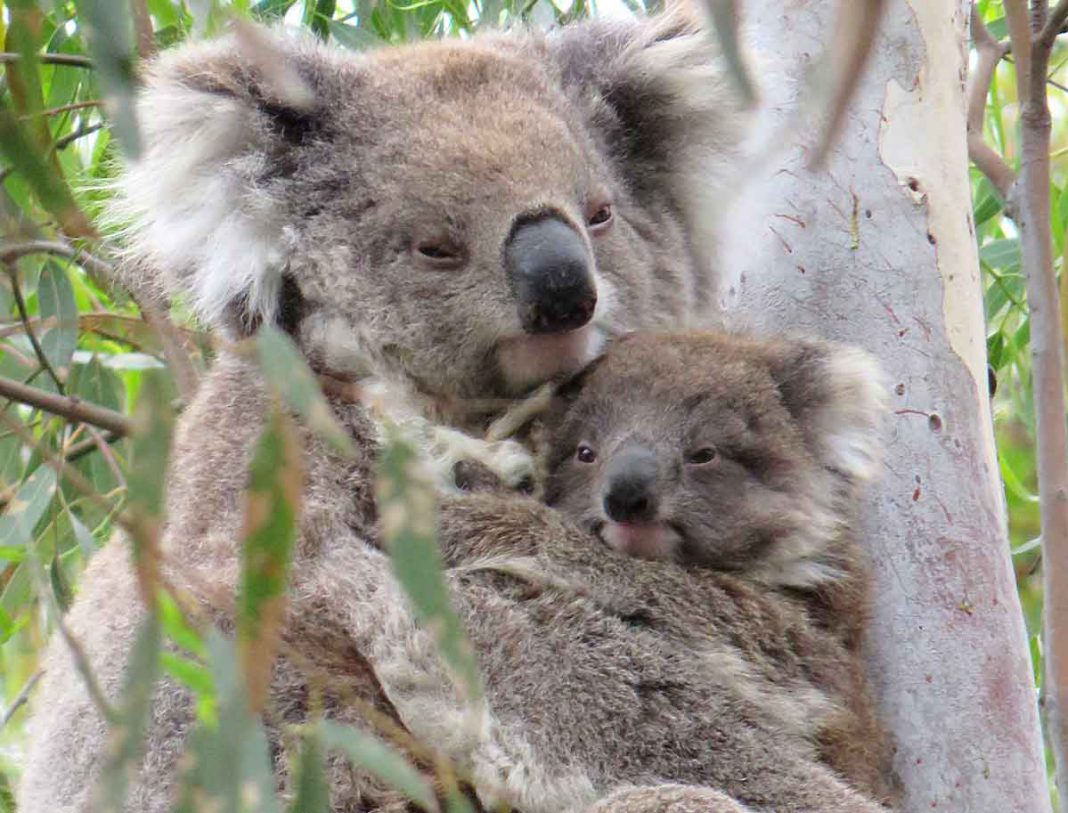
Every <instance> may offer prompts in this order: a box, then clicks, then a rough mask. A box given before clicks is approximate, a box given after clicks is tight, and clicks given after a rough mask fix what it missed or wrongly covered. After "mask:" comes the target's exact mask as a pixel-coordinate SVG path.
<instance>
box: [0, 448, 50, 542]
mask: <svg viewBox="0 0 1068 813" xmlns="http://www.w3.org/2000/svg"><path fill="white" fill-rule="evenodd" d="M55 493H56V473H55V471H54V470H53V469H51V468H50V467H49V466H46V465H42V466H38V467H37V468H36V469H35V470H34V472H33V473H32V474H31V475H30V476H29V477H28V478H26V481H25V482H24V483H23V484H22V485H21V486H20V487H19V490H18V491H17V492H15V496H14V497H12V498H11V500H10V501H9V502H8V504H7V507H6V508H5V509H4V513H3V515H2V516H0V545H3V546H5V547H23V548H24V547H26V546H28V545H29V544H31V543H32V542H33V529H34V528H35V527H36V526H37V523H38V522H40V521H41V518H42V517H43V516H44V515H45V512H46V511H47V510H48V506H49V505H51V503H52V498H53V497H54V496H55Z"/></svg>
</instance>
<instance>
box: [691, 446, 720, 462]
mask: <svg viewBox="0 0 1068 813" xmlns="http://www.w3.org/2000/svg"><path fill="white" fill-rule="evenodd" d="M717 456H718V455H717V454H716V450H715V449H713V448H712V447H711V446H705V447H704V448H701V449H698V450H697V451H696V452H691V453H690V454H689V456H688V457H687V458H686V462H687V463H689V464H690V465H691V466H707V465H708V464H709V463H711V462H712V461H713V460H715V459H716V457H717Z"/></svg>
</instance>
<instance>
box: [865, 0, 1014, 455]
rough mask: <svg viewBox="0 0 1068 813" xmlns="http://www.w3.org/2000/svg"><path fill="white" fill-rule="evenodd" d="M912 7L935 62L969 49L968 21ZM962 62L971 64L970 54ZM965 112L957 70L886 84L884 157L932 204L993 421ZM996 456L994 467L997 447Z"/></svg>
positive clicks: (949, 326)
mask: <svg viewBox="0 0 1068 813" xmlns="http://www.w3.org/2000/svg"><path fill="white" fill-rule="evenodd" d="M909 6H910V7H911V9H912V13H913V14H914V15H916V18H917V22H918V23H919V26H918V28H919V34H920V36H921V37H923V38H924V44H925V46H927V54H928V57H927V58H928V60H929V59H932V58H935V59H942V58H945V57H944V56H940V55H939V54H940V52H939V48H940V47H941V45H940V44H941V43H946V42H952V41H954V40H956V41H957V42H959V43H961V45H962V47H963V43H964V38H963V36H962V31H963V21H962V20H961V19H960V18H959V16H958V15H950V14H946V13H945V9H944V8H943V7H941V6H940V4H937V3H929V2H923V1H922V0H921V2H918V3H917V2H915V0H912V2H909ZM931 43H935V44H934V45H933V46H932V45H931ZM960 63H961V64H966V61H965V58H964V55H963V54H961V56H960ZM964 105H965V102H964V87H963V83H962V81H961V79H960V77H959V76H957V75H955V74H954V72H953V71H947V70H937V71H931V70H930V69H929V66H928V65H927V64H926V63H925V64H924V65H923V67H922V68H921V69H920V72H919V76H918V78H917V81H916V86H915V87H914V88H912V89H908V88H903V87H902V86H901V85H900V84H899V83H898V82H897V81H896V80H894V79H891V80H890V81H889V82H887V84H886V99H885V101H884V103H883V119H882V121H883V125H882V127H881V128H880V130H879V155H880V157H881V158H882V160H883V163H884V164H886V166H887V167H888V168H890V169H891V170H892V171H893V173H894V175H895V176H897V180H898V182H899V183H900V184H901V186H902V189H903V190H904V191H905V192H906V193H907V194H909V195H910V196H911V197H912V198H913V200H915V201H916V202H917V203H919V204H923V203H926V206H927V233H928V235H929V237H928V240H930V241H931V242H932V251H933V252H934V255H935V263H936V264H937V266H938V273H939V275H940V276H941V277H942V280H943V283H944V284H943V290H944V292H945V296H944V299H943V303H942V307H943V311H944V314H945V320H946V321H945V324H946V336H947V338H948V339H949V343H950V345H951V346H952V347H953V350H954V351H955V352H956V353H957V355H958V356H960V357H961V359H962V360H963V361H964V363H965V365H967V367H968V369H969V370H970V371H971V374H972V378H973V379H974V380H975V385H976V388H977V391H978V394H979V401H980V403H981V404H982V410H983V412H984V415H983V417H984V418H985V419H989V417H990V410H989V408H988V403H989V398H988V397H987V375H986V346H985V345H984V343H983V341H982V338H983V337H982V335H980V334H978V333H976V331H975V330H974V325H975V323H976V320H977V319H978V320H982V318H983V317H982V313H983V298H982V293H983V289H982V285H981V280H980V278H979V255H978V249H977V247H976V244H975V238H974V234H975V230H974V227H973V226H972V218H971V213H970V212H969V213H968V216H967V218H962V217H961V211H960V198H961V191H960V190H962V189H968V188H969V181H968V159H967V155H968V145H967V140H966V135H965V130H964V129H963V128H962V127H961V126H960V122H961V121H963V120H964V118H965V107H964ZM946 111H952V113H953V115H947V113H946ZM958 114H959V117H960V118H959V119H956V115H958ZM918 138H923V140H924V144H923V147H922V149H917V143H916V141H917V139H918ZM958 275H960V276H963V277H965V279H964V280H961V279H959V276H958ZM955 278H956V280H955ZM954 282H955V284H953V283H954ZM989 451H990V454H991V458H990V462H991V465H992V464H993V460H994V458H993V454H994V449H993V446H992V445H991V447H990V450H989Z"/></svg>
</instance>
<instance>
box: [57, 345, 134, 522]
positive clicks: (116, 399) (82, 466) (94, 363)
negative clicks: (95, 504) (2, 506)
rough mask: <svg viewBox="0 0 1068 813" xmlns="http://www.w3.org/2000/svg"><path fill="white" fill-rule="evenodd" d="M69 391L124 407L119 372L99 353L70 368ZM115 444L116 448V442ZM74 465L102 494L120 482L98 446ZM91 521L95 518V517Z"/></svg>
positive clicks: (105, 404)
mask: <svg viewBox="0 0 1068 813" xmlns="http://www.w3.org/2000/svg"><path fill="white" fill-rule="evenodd" d="M67 391H68V394H70V395H76V396H78V397H79V398H81V399H83V400H84V401H86V402H88V403H90V404H96V405H97V406H102V407H107V408H108V409H114V410H116V411H118V412H121V411H122V399H121V396H120V393H121V392H122V383H121V382H120V381H119V379H118V376H116V375H115V373H113V372H112V371H111V370H109V369H107V367H105V366H104V365H103V363H102V362H101V359H100V357H98V356H96V355H94V356H93V357H92V358H90V359H89V361H88V362H87V363H85V364H81V363H79V362H75V363H74V366H73V367H72V368H71V377H70V381H69V382H68V385H67ZM112 448H116V445H114V444H113V446H112ZM74 467H75V468H76V469H77V470H78V471H79V472H81V473H82V474H84V475H85V477H86V479H88V480H89V482H90V483H91V484H92V486H93V488H94V489H96V491H97V492H99V493H100V494H107V493H109V492H110V491H112V490H113V489H115V488H116V487H118V485H119V479H118V477H117V476H116V475H115V472H114V470H113V469H112V467H111V464H110V463H109V462H108V461H107V460H106V459H105V458H104V456H103V453H102V452H100V451H99V450H96V451H94V452H91V453H89V454H87V455H86V456H85V457H83V458H81V459H80V460H77V461H76V462H75V463H74ZM65 493H67V494H69V495H72V496H73V495H74V493H75V492H73V490H72V489H69V488H68V489H67V490H66V492H65ZM89 521H90V522H95V521H96V520H95V519H93V518H90V519H89Z"/></svg>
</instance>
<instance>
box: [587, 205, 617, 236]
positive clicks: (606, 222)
mask: <svg viewBox="0 0 1068 813" xmlns="http://www.w3.org/2000/svg"><path fill="white" fill-rule="evenodd" d="M611 225H612V204H611V203H604V204H602V205H601V206H599V207H598V208H597V210H596V211H594V213H593V214H592V215H590V217H589V218H588V219H587V220H586V226H587V227H588V228H589V230H590V233H591V234H594V235H597V234H604V233H605V232H606V231H608V227H609V226H611Z"/></svg>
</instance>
